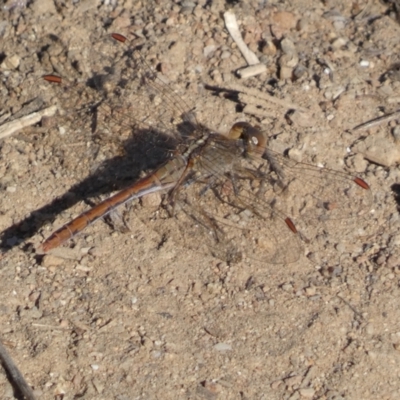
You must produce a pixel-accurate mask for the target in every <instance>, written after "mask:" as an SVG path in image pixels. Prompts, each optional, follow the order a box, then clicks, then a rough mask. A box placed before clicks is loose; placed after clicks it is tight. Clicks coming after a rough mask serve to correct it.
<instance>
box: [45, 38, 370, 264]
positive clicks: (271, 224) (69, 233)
mask: <svg viewBox="0 0 400 400" xmlns="http://www.w3.org/2000/svg"><path fill="white" fill-rule="evenodd" d="M108 39H109V41H108V43H110V42H111V45H110V47H106V48H105V49H99V50H97V51H99V52H101V54H106V55H107V57H108V58H109V59H110V60H112V63H113V64H112V68H111V67H108V68H106V69H104V70H99V71H97V72H96V74H95V75H96V76H95V77H94V78H93V81H95V82H96V85H95V86H97V90H98V91H99V92H101V95H100V96H101V100H99V101H97V103H96V107H95V108H96V111H97V112H99V115H100V114H101V115H102V123H103V124H104V126H106V127H107V129H109V130H111V131H112V130H114V129H116V130H117V131H118V129H128V130H132V131H134V130H137V129H142V130H143V129H145V130H146V131H147V132H149V134H151V133H152V132H157V133H159V132H162V133H163V134H165V137H168V138H173V141H174V143H175V145H174V148H173V149H172V150H169V153H168V158H167V160H166V161H165V162H164V163H163V164H162V165H161V166H160V167H158V168H156V169H155V170H154V171H152V172H150V173H148V174H147V175H146V176H144V177H143V178H141V179H139V180H137V181H136V182H134V183H133V184H131V185H129V186H127V187H126V188H124V189H122V190H120V191H119V192H117V193H116V194H114V195H112V196H111V197H109V198H107V199H105V200H103V201H101V202H100V203H98V204H97V205H95V206H94V207H92V208H91V209H89V210H87V211H85V212H83V213H82V214H80V215H79V216H77V217H76V218H75V219H73V220H72V221H70V222H68V223H66V224H65V225H63V226H62V227H60V228H59V229H57V230H56V231H55V232H54V233H52V234H51V235H50V236H49V237H48V238H47V239H46V240H45V241H44V242H43V243H42V244H41V246H40V250H41V251H42V252H44V253H47V252H49V251H50V250H52V249H54V248H56V247H58V246H60V245H62V244H64V243H66V242H67V241H68V240H70V239H71V238H72V237H74V236H75V235H77V234H78V233H80V232H82V231H83V230H84V229H85V228H86V227H88V226H89V225H91V224H92V223H94V222H95V221H97V220H99V219H101V218H103V217H105V216H106V215H108V214H109V213H111V212H113V211H114V210H116V209H117V208H118V207H120V206H121V205H122V204H124V203H127V202H129V201H132V200H134V199H139V198H141V197H143V196H146V195H149V194H152V193H156V192H162V193H165V199H166V201H164V205H167V208H168V212H169V215H170V216H171V217H173V218H174V220H176V221H177V222H178V224H179V230H180V231H181V232H182V235H183V237H184V238H185V240H186V239H187V242H188V243H189V245H188V247H189V246H193V247H194V248H195V250H198V249H200V248H201V249H202V250H204V249H206V250H207V251H210V252H211V254H213V255H214V256H216V257H218V258H220V259H223V260H226V261H227V262H238V261H240V260H242V259H244V258H245V257H247V258H249V259H253V260H257V261H260V262H265V263H272V264H285V263H292V262H295V261H296V260H298V258H299V257H300V255H301V252H302V249H303V245H304V241H306V240H307V239H306V238H305V237H304V236H303V235H302V234H301V232H299V230H298V229H297V225H296V223H295V221H296V220H297V219H301V220H302V221H305V222H306V223H307V224H319V223H323V222H324V221H327V220H339V219H350V218H359V217H361V216H363V215H365V214H366V213H367V212H368V211H369V209H370V207H371V202H372V195H371V189H370V187H369V185H368V183H367V182H365V181H364V180H363V179H362V178H360V177H358V176H354V175H351V174H348V173H346V172H340V171H335V170H331V169H327V168H322V167H318V166H314V165H310V164H305V163H302V162H296V161H294V160H291V159H290V158H288V157H286V156H284V155H282V154H279V153H277V152H275V151H273V150H271V149H270V148H269V147H268V140H267V139H268V138H267V134H266V133H265V132H264V131H263V130H262V129H261V128H260V127H259V126H255V125H252V124H250V123H248V122H245V121H239V122H236V123H234V124H233V125H232V127H231V129H230V130H229V132H228V133H227V134H226V135H224V134H221V133H218V132H214V131H212V130H210V129H208V128H207V127H205V126H204V125H202V124H200V123H198V122H197V121H196V118H195V117H194V116H193V113H191V112H190V111H187V107H186V106H185V104H184V103H183V101H182V100H181V98H180V97H179V96H178V95H177V94H175V93H174V92H173V90H172V89H171V88H170V86H169V85H168V83H166V82H165V81H164V79H163V78H162V76H160V74H158V73H157V72H155V71H154V70H153V69H152V68H150V66H149V65H148V63H147V62H146V60H145V59H144V56H143V55H142V53H141V51H140V50H138V49H137V48H135V47H134V46H131V45H130V44H129V40H128V39H127V37H126V36H124V35H122V34H119V33H113V34H111V35H110V37H109V38H108ZM43 79H44V81H45V82H47V83H49V84H52V85H57V86H59V87H62V86H63V85H64V84H65V83H64V81H63V78H62V77H60V76H59V75H56V74H50V75H45V76H44V77H43ZM66 86H68V85H66ZM76 91H77V92H78V89H76ZM62 92H63V93H67V91H66V90H63V91H62ZM99 119H100V118H99ZM161 142H162V143H159V145H160V146H162V145H163V144H164V143H163V141H161ZM166 142H167V140H166V141H165V143H166Z"/></svg>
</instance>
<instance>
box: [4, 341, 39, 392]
mask: <svg viewBox="0 0 400 400" xmlns="http://www.w3.org/2000/svg"><path fill="white" fill-rule="evenodd" d="M0 362H1V363H2V364H3V367H4V369H5V370H6V371H7V373H8V374H9V376H10V378H11V383H12V384H13V386H14V387H15V388H16V389H17V390H18V391H19V392H20V394H22V395H23V396H24V398H25V399H27V400H35V395H34V394H33V391H32V389H31V387H30V386H29V385H28V384H27V383H26V381H25V379H24V377H23V376H22V374H21V372H20V371H19V369H18V368H17V366H16V365H15V364H14V361H13V360H12V358H11V357H10V355H9V354H8V352H7V350H6V348H5V347H4V346H3V344H2V343H1V341H0Z"/></svg>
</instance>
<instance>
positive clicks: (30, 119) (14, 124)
mask: <svg viewBox="0 0 400 400" xmlns="http://www.w3.org/2000/svg"><path fill="white" fill-rule="evenodd" d="M56 111H57V107H56V106H51V107H48V108H45V109H43V110H40V111H37V112H34V113H32V114H29V115H25V116H24V117H21V118H19V119H16V120H14V121H11V122H7V123H6V124H4V125H2V126H0V139H4V138H6V137H8V136H11V135H12V134H13V133H14V132H17V131H19V130H20V129H23V128H26V127H27V126H31V125H34V124H37V123H38V122H40V120H41V119H42V118H43V117H51V116H52V115H54V114H55V113H56Z"/></svg>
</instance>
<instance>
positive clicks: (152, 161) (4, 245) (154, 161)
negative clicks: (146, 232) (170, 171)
mask: <svg viewBox="0 0 400 400" xmlns="http://www.w3.org/2000/svg"><path fill="white" fill-rule="evenodd" d="M175 147H176V143H175V140H174V139H172V138H171V137H170V136H168V135H166V134H163V133H160V132H157V131H155V130H152V129H146V130H139V131H135V134H134V135H133V137H132V138H130V139H128V140H126V141H125V142H124V143H123V149H124V151H123V155H119V156H116V157H114V158H111V159H109V160H106V161H104V162H103V164H102V165H101V166H99V168H97V169H96V171H95V172H94V173H93V174H92V175H90V176H89V177H88V178H86V179H85V180H83V181H81V182H79V183H77V184H76V185H74V186H72V187H71V188H70V189H69V190H68V191H67V192H66V193H65V194H63V195H62V196H60V197H58V198H56V199H55V200H54V201H52V202H51V203H50V204H47V205H45V206H43V207H41V208H39V209H37V210H35V211H33V212H32V213H31V214H30V215H29V216H28V217H26V218H24V219H23V220H22V221H20V222H18V223H16V224H14V225H12V226H10V227H9V228H7V229H6V230H4V231H3V232H2V234H1V238H0V250H2V251H3V252H6V251H9V250H11V249H12V248H14V247H16V246H18V245H19V244H20V243H21V242H24V241H26V240H29V238H31V237H32V236H34V235H35V234H36V233H37V232H38V231H39V230H40V228H42V227H43V226H44V225H45V224H47V223H48V222H49V221H52V220H54V219H55V217H56V216H57V215H59V214H60V213H62V212H63V211H65V210H67V209H68V208H70V207H72V206H73V205H75V204H77V203H79V202H80V201H86V202H87V203H88V204H89V206H88V207H90V206H93V202H88V201H87V199H88V198H93V197H96V196H101V195H105V194H109V193H110V192H112V191H118V190H121V189H124V188H125V187H127V186H129V185H130V184H132V183H133V182H135V181H136V180H137V179H138V177H139V175H140V173H141V172H143V171H148V170H152V169H154V168H156V167H158V166H160V165H161V164H162V163H164V162H165V161H166V160H167V159H168V158H170V157H171V152H172V151H173V149H174V148H175ZM29 247H30V244H29V243H27V245H26V246H25V249H29Z"/></svg>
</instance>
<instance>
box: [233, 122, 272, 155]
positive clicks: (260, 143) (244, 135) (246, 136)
mask: <svg viewBox="0 0 400 400" xmlns="http://www.w3.org/2000/svg"><path fill="white" fill-rule="evenodd" d="M228 137H229V139H241V140H242V141H243V143H244V145H245V148H246V153H247V154H253V153H261V155H262V153H264V149H265V146H266V144H267V137H266V135H265V134H264V133H263V132H262V131H261V129H260V128H258V127H255V126H253V125H250V124H249V123H248V122H236V124H233V126H232V128H231V130H230V131H229V134H228Z"/></svg>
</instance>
